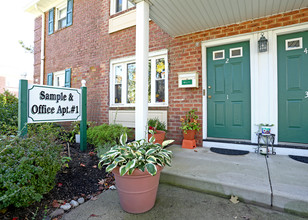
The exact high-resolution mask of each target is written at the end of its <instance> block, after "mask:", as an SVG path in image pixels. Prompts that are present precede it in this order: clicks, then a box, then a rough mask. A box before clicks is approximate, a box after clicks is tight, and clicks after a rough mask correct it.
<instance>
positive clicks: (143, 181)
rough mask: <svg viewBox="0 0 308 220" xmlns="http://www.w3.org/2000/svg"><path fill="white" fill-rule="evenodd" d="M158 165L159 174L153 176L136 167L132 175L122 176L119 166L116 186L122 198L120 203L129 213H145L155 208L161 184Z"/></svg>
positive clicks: (116, 171)
mask: <svg viewBox="0 0 308 220" xmlns="http://www.w3.org/2000/svg"><path fill="white" fill-rule="evenodd" d="M156 167H157V174H156V175H155V176H151V175H150V174H149V173H148V172H147V171H145V172H142V171H140V170H139V169H135V171H134V172H133V173H132V175H127V174H125V175H124V176H121V175H120V173H119V167H117V168H115V169H114V170H113V171H112V172H113V173H114V176H115V180H116V187H117V191H118V194H119V198H120V204H121V207H122V209H123V210H124V211H126V212H129V213H143V212H146V211H149V210H150V209H151V208H153V206H154V204H155V200H156V194H157V189H158V184H159V177H160V171H161V170H162V169H163V168H162V167H160V166H156Z"/></svg>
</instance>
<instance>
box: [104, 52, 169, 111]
mask: <svg viewBox="0 0 308 220" xmlns="http://www.w3.org/2000/svg"><path fill="white" fill-rule="evenodd" d="M167 54H168V50H160V51H154V52H151V53H149V60H151V102H149V103H148V105H149V106H150V107H163V106H168V75H169V65H168V55H167ZM160 58H164V59H165V102H156V97H155V86H156V84H155V83H156V68H155V67H156V60H157V59H160ZM134 62H136V58H135V56H130V57H124V58H119V59H114V60H111V61H110V74H109V76H110V95H109V97H110V102H109V103H110V104H109V105H110V107H135V103H127V64H129V63H134ZM119 65H122V70H123V75H122V93H121V100H122V103H115V71H114V70H115V67H116V66H119Z"/></svg>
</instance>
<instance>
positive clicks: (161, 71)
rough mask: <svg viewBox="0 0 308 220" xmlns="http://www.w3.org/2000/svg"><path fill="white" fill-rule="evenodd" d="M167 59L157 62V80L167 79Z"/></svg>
mask: <svg viewBox="0 0 308 220" xmlns="http://www.w3.org/2000/svg"><path fill="white" fill-rule="evenodd" d="M165 73H166V72H165V59H164V58H161V59H157V60H156V79H165Z"/></svg>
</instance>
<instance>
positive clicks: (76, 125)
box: [68, 121, 96, 143]
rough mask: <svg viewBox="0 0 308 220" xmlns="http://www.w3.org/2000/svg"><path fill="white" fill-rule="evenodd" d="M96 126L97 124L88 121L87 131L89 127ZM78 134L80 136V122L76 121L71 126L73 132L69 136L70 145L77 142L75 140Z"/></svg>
mask: <svg viewBox="0 0 308 220" xmlns="http://www.w3.org/2000/svg"><path fill="white" fill-rule="evenodd" d="M95 124H96V122H93V121H88V122H87V129H88V128H89V127H93V126H94V125H95ZM76 134H80V121H74V122H73V123H72V125H71V130H70V131H69V134H68V136H69V142H70V143H75V142H76V139H75V135H76Z"/></svg>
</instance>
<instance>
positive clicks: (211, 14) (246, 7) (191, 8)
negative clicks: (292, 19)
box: [135, 0, 308, 37]
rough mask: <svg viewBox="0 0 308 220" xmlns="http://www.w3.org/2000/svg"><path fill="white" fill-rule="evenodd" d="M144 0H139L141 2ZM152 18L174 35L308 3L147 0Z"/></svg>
mask: <svg viewBox="0 0 308 220" xmlns="http://www.w3.org/2000/svg"><path fill="white" fill-rule="evenodd" d="M138 1H140V0H135V2H138ZM147 2H150V18H151V19H152V20H153V21H154V22H155V23H156V24H157V25H159V26H160V27H161V28H162V29H163V30H164V31H165V32H167V33H168V34H170V35H171V36H172V37H177V36H182V35H186V34H190V33H195V32H199V31H203V30H207V29H212V28H216V27H220V26H227V25H230V24H236V23H240V22H244V21H248V20H253V19H257V18H262V17H267V16H271V15H275V14H281V13H284V12H289V11H294V10H298V9H302V8H307V7H308V1H303V0H284V1H275V0H259V1H256V0H219V1H217V0H189V1H188V0H147Z"/></svg>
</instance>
